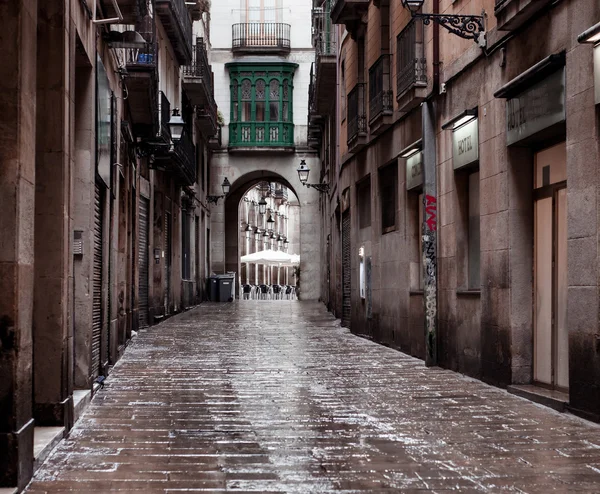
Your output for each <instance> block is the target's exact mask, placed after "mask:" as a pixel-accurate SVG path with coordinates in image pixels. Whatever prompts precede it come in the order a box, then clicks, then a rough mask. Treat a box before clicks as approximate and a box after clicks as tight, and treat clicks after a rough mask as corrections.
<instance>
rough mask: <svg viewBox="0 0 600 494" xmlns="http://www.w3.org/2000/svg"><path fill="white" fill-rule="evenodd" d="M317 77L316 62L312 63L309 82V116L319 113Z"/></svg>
mask: <svg viewBox="0 0 600 494" xmlns="http://www.w3.org/2000/svg"><path fill="white" fill-rule="evenodd" d="M316 79H317V74H316V72H315V63H314V62H313V63H311V64H310V81H309V83H308V113H309V118H310V114H315V113H317V108H316V96H317V95H316Z"/></svg>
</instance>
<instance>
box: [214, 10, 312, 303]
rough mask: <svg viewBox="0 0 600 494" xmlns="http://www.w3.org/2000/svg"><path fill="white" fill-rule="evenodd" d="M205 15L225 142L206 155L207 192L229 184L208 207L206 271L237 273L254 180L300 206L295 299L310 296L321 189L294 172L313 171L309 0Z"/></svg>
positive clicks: (240, 267) (217, 11)
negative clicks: (243, 213)
mask: <svg viewBox="0 0 600 494" xmlns="http://www.w3.org/2000/svg"><path fill="white" fill-rule="evenodd" d="M211 18H212V36H211V40H212V46H211V52H210V56H211V65H212V67H213V70H214V74H215V99H216V101H217V103H218V105H219V108H220V109H221V111H222V114H223V121H224V124H225V125H224V126H223V147H222V148H221V149H219V150H217V151H215V152H214V154H213V156H212V161H211V180H210V187H211V193H213V194H217V193H218V192H219V191H220V187H221V183H222V182H223V180H224V179H225V178H227V179H228V180H229V181H230V182H231V192H230V194H229V196H228V197H227V198H225V199H224V200H223V201H219V202H218V203H217V204H216V205H215V206H214V207H213V209H212V211H213V214H212V216H211V236H212V239H211V240H212V241H211V249H212V252H211V266H212V267H211V269H212V271H214V272H215V273H224V272H236V273H240V271H241V270H242V266H241V264H240V254H241V252H242V250H243V249H242V248H241V247H242V246H241V245H240V225H241V222H242V221H243V218H240V203H241V201H242V200H243V197H244V196H245V195H246V192H248V191H249V190H250V189H252V188H253V187H254V186H256V185H257V184H259V183H261V182H265V183H279V184H281V185H283V186H285V187H286V188H287V189H288V190H289V191H290V192H291V193H292V194H293V195H295V196H296V197H297V199H298V203H299V206H300V209H299V216H300V217H299V227H300V232H299V252H298V253H299V254H300V262H301V266H300V273H301V274H300V279H301V282H300V283H301V286H302V288H301V292H300V297H301V298H305V299H315V300H316V299H318V298H319V296H320V283H319V279H320V271H321V267H320V262H319V255H318V253H319V248H320V233H321V231H320V227H319V225H320V219H319V194H318V192H316V191H315V190H314V189H309V188H304V187H302V185H301V184H300V182H299V180H298V173H297V171H296V170H297V168H298V166H299V165H300V161H301V160H302V159H304V160H305V161H306V163H307V164H308V165H309V166H311V167H312V168H313V169H314V170H317V171H318V161H317V159H316V153H315V150H313V149H311V148H309V147H308V142H307V121H306V116H307V107H308V92H307V89H308V85H309V80H310V66H311V62H312V60H313V58H314V51H313V48H312V45H311V33H310V2H309V1H308V0H301V1H299V2H298V1H297V2H292V1H288V0H248V1H243V2H213V4H212V6H211ZM317 171H314V172H313V174H314V175H316V174H317ZM251 226H252V227H254V228H256V227H257V226H259V225H255V224H253V225H251ZM236 293H239V290H237V291H236Z"/></svg>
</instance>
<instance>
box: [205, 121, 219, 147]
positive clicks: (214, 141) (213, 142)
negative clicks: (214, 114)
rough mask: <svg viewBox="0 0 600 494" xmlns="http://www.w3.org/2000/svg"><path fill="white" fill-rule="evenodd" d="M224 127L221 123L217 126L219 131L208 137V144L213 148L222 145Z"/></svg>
mask: <svg viewBox="0 0 600 494" xmlns="http://www.w3.org/2000/svg"><path fill="white" fill-rule="evenodd" d="M221 129H222V127H221V126H220V125H219V126H218V127H217V132H216V133H215V135H214V136H211V137H209V138H208V144H209V147H210V148H211V149H218V148H220V147H221V140H222V130H221Z"/></svg>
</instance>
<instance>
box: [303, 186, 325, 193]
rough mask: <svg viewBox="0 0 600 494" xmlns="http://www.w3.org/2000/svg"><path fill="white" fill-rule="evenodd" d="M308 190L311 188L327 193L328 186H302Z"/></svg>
mask: <svg viewBox="0 0 600 494" xmlns="http://www.w3.org/2000/svg"><path fill="white" fill-rule="evenodd" d="M304 185H305V186H306V187H308V188H309V189H310V188H311V187H312V188H313V189H316V190H318V191H319V192H329V184H304Z"/></svg>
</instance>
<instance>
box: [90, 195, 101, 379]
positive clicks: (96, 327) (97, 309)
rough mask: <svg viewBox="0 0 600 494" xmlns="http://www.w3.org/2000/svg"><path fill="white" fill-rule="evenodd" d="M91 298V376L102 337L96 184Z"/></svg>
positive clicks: (95, 369)
mask: <svg viewBox="0 0 600 494" xmlns="http://www.w3.org/2000/svg"><path fill="white" fill-rule="evenodd" d="M93 273H94V274H93V287H92V289H93V298H92V376H93V377H94V378H96V377H98V375H99V374H100V342H101V335H102V191H101V189H100V186H99V185H98V184H96V192H95V199H94V266H93Z"/></svg>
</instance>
